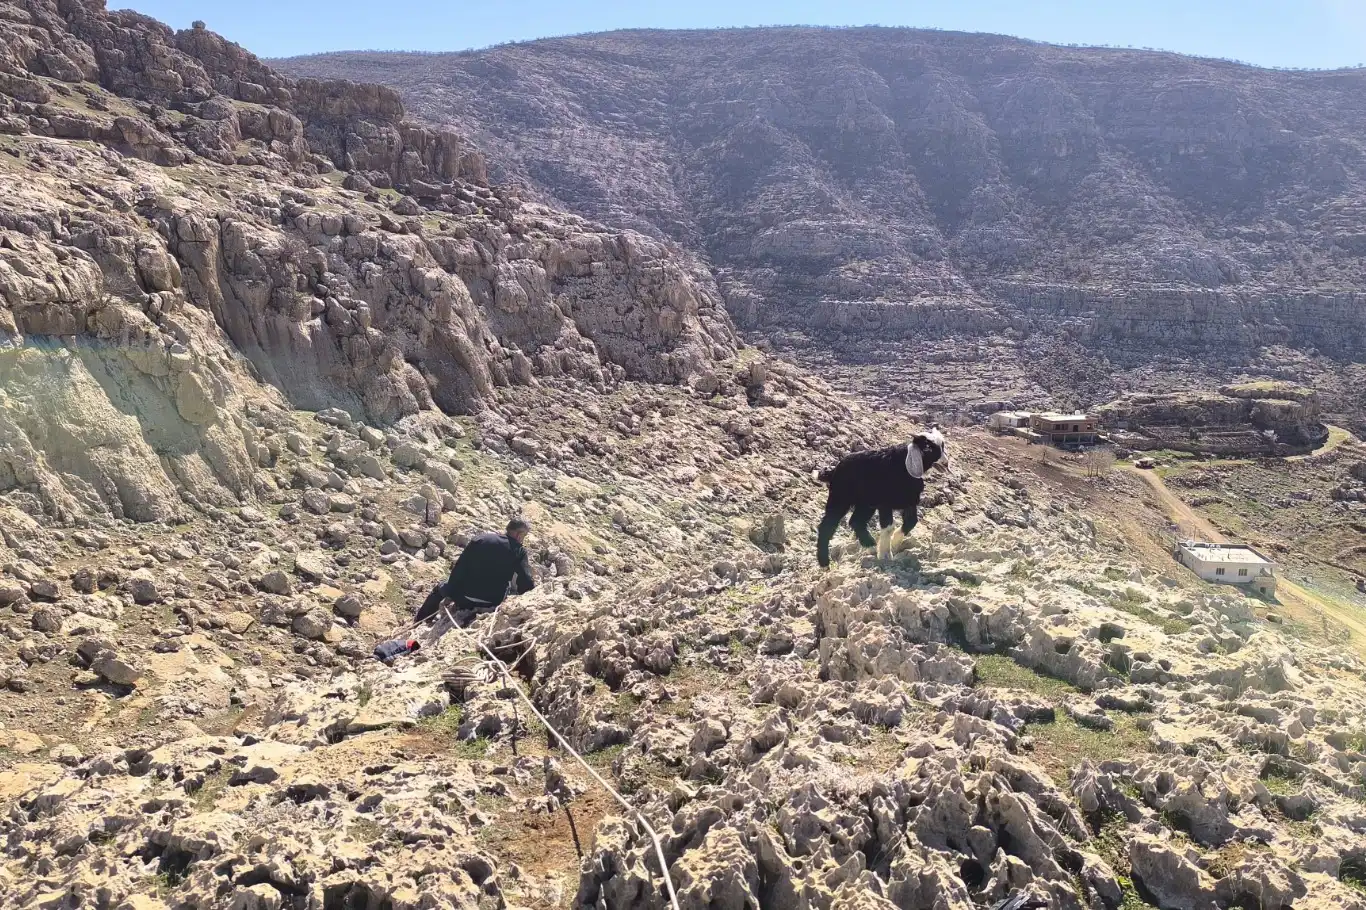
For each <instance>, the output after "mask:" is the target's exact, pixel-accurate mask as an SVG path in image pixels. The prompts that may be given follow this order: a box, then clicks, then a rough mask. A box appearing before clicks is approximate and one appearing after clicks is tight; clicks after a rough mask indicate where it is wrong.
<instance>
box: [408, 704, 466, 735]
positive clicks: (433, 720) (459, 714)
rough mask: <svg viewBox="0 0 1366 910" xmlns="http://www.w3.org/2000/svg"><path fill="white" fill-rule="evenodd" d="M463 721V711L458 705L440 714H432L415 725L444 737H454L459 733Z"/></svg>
mask: <svg viewBox="0 0 1366 910" xmlns="http://www.w3.org/2000/svg"><path fill="white" fill-rule="evenodd" d="M464 719H465V709H464V708H462V707H461V706H460V705H451V706H450V707H449V708H447V709H446V710H445V711H442V712H441V713H440V714H433V715H432V716H430V717H424V718H422V720H420V721H418V722H417V725H418V726H419V727H421V728H422V729H424V730H430V731H431V732H433V733H439V734H443V735H446V736H455V735H456V733H458V732H459V731H460V722H461V721H462V720H464Z"/></svg>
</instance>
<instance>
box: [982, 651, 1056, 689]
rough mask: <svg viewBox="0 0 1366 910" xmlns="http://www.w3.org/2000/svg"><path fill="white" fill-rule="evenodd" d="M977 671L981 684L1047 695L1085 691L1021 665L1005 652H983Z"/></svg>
mask: <svg viewBox="0 0 1366 910" xmlns="http://www.w3.org/2000/svg"><path fill="white" fill-rule="evenodd" d="M973 672H974V676H975V678H976V684H977V685H978V686H991V687H994V688H997V689H1023V690H1024V691H1026V692H1033V693H1034V694H1035V695H1041V696H1043V697H1045V698H1061V697H1063V696H1067V695H1073V694H1075V693H1077V692H1079V691H1081V690H1080V689H1078V688H1077V687H1076V686H1074V685H1072V684H1071V683H1070V682H1068V681H1067V680H1065V679H1058V678H1057V677H1054V676H1048V675H1046V674H1043V673H1039V672H1037V671H1035V670H1031V669H1030V668H1029V667H1024V666H1021V665H1020V664H1018V663H1016V662H1015V661H1014V660H1012V659H1011V658H1010V657H1008V656H1006V655H1005V654H983V655H981V656H979V657H977V658H976V660H975V662H974V667H973Z"/></svg>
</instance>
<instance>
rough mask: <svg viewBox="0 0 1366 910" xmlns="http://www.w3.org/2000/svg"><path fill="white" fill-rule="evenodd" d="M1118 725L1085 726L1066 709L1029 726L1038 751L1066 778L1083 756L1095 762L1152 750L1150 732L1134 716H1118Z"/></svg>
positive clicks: (1048, 765)
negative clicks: (1109, 728)
mask: <svg viewBox="0 0 1366 910" xmlns="http://www.w3.org/2000/svg"><path fill="white" fill-rule="evenodd" d="M1114 720H1115V729H1114V730H1113V731H1111V732H1109V733H1107V732H1105V731H1102V730H1092V729H1091V728H1089V727H1083V726H1082V725H1081V724H1079V723H1077V722H1076V721H1075V720H1073V719H1072V717H1071V716H1069V715H1068V714H1066V713H1065V712H1063V711H1059V712H1058V714H1057V719H1056V720H1055V721H1054V722H1053V723H1051V724H1030V725H1029V726H1028V727H1026V728H1025V730H1026V732H1027V733H1029V735H1031V736H1033V737H1034V755H1035V757H1036V758H1037V759H1038V761H1039V763H1040V764H1041V765H1043V766H1044V767H1045V768H1047V769H1048V770H1049V772H1050V773H1051V774H1054V775H1055V776H1056V775H1061V778H1059V779H1066V777H1067V775H1068V774H1070V773H1071V771H1072V769H1073V768H1075V767H1076V766H1077V765H1079V764H1081V762H1082V760H1083V759H1088V758H1089V759H1090V760H1091V761H1092V762H1094V763H1100V762H1105V761H1122V760H1127V759H1132V758H1133V757H1134V756H1135V755H1140V754H1142V753H1145V752H1149V751H1151V747H1150V746H1149V744H1148V734H1147V733H1146V732H1145V731H1143V730H1141V729H1139V727H1138V722H1137V720H1135V719H1134V718H1132V717H1129V716H1127V715H1121V716H1119V717H1116V718H1115V719H1114Z"/></svg>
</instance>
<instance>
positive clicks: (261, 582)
mask: <svg viewBox="0 0 1366 910" xmlns="http://www.w3.org/2000/svg"><path fill="white" fill-rule="evenodd" d="M256 587H258V588H260V589H261V590H262V591H266V592H269V593H271V594H283V595H287V594H291V593H293V591H294V583H293V582H292V581H290V579H289V576H288V575H286V574H285V573H284V572H281V571H280V570H279V569H275V570H274V571H271V572H267V573H266V574H264V575H262V576H261V577H260V578H258V579H257V580H256Z"/></svg>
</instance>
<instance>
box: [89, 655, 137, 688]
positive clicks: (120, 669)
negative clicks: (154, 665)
mask: <svg viewBox="0 0 1366 910" xmlns="http://www.w3.org/2000/svg"><path fill="white" fill-rule="evenodd" d="M90 669H91V670H93V671H94V672H96V673H98V674H99V675H100V678H101V679H104V680H106V681H107V682H111V683H113V684H114V685H116V686H133V685H137V681H138V680H139V679H141V678H142V671H141V670H139V669H137V668H136V667H134V666H133V665H132V664H131V663H129V662H128V661H126V660H124V659H123V658H121V657H118V656H117V655H115V654H112V653H104V654H100V655H99V656H98V657H96V658H95V659H94V660H93V661H92V662H91V664H90Z"/></svg>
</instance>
